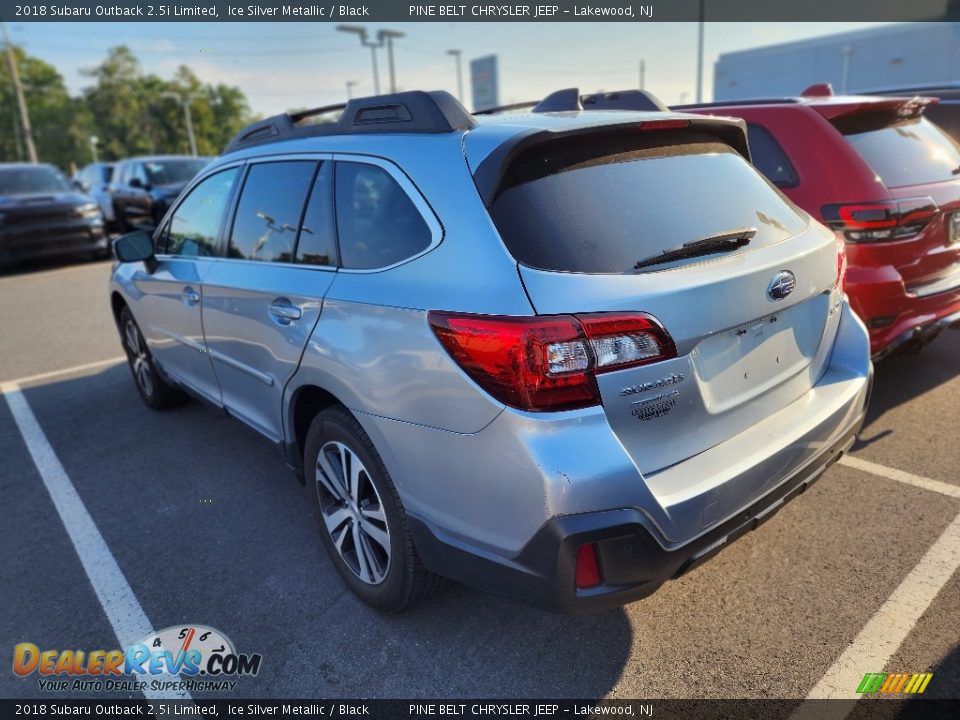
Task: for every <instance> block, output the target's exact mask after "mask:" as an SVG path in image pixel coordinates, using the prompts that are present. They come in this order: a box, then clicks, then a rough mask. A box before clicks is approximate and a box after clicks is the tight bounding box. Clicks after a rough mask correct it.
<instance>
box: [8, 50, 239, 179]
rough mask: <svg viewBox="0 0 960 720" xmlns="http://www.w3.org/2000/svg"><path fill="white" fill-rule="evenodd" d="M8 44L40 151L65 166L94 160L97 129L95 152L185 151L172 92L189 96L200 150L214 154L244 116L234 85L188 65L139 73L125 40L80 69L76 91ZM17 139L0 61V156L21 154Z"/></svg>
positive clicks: (105, 156)
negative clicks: (80, 87) (165, 72)
mask: <svg viewBox="0 0 960 720" xmlns="http://www.w3.org/2000/svg"><path fill="white" fill-rule="evenodd" d="M14 52H15V55H16V58H17V68H18V70H19V72H20V77H21V79H22V81H23V85H24V94H25V97H26V103H27V109H28V111H29V113H30V121H31V125H32V126H33V135H34V141H35V143H36V146H37V154H38V156H39V159H40V161H41V162H50V163H54V164H56V165H59V166H60V167H61V168H63V169H64V170H69V169H70V166H71V165H72V164H76V166H78V167H79V166H82V165H85V164H86V163H88V162H91V161H92V159H93V156H92V150H91V146H90V138H91V137H92V136H96V137H97V140H98V144H97V148H98V154H99V157H100V159H101V160H119V159H121V158H124V157H130V156H132V155H147V154H162V153H183V154H185V153H188V152H190V144H189V141H188V139H187V130H186V122H185V119H184V114H183V107H182V105H181V104H180V102H179V101H178V100H177V98H189V104H190V113H191V119H192V121H193V127H194V134H195V137H196V141H197V151H198V152H199V153H200V154H201V155H217V154H218V153H219V152H220V151H221V150H222V149H223V148H224V146H225V145H226V144H227V142H228V141H229V140H230V138H232V137H233V136H234V135H235V134H236V133H237V132H238V131H239V130H240V129H241V128H242V127H243V126H244V125H246V124H247V123H248V122H249V121H250V108H249V106H248V105H247V99H246V97H245V96H244V94H243V92H242V91H241V90H240V89H239V88H236V87H231V86H229V85H225V84H222V83H218V84H205V83H203V82H201V80H200V79H199V78H198V77H197V76H196V75H195V74H194V72H193V71H192V70H191V69H190V68H189V67H187V66H186V65H181V66H180V67H179V68H178V69H177V71H176V73H175V74H174V77H173V78H171V79H170V80H164V79H163V78H160V77H158V76H157V75H153V74H147V73H144V72H143V70H142V68H141V67H140V63H139V62H138V60H137V58H136V56H135V55H134V54H133V53H132V52H131V51H130V49H129V48H127V47H126V46H123V45H120V46H118V47H115V48H112V49H110V50H109V51H108V53H107V57H106V58H105V59H104V61H103V62H102V63H100V64H99V65H97V66H96V67H94V68H91V69H89V70H85V71H84V74H85V75H86V76H87V77H89V78H90V80H91V81H92V84H91V85H90V86H89V87H87V88H85V89H84V91H83V92H82V93H81V95H80V96H79V97H71V96H70V94H69V92H67V89H66V86H65V84H64V82H63V78H62V77H61V75H60V73H59V72H57V70H56V68H54V67H53V66H52V65H49V64H48V63H45V62H44V61H43V60H40V59H38V58H34V57H30V56H29V55H27V54H26V53H25V52H23V50H21V49H19V48H15V50H14ZM22 145H23V141H22V134H21V132H20V127H19V116H18V114H17V106H16V102H15V99H14V94H13V84H12V82H11V81H10V73H9V68H8V65H7V64H6V62H0V161H6V162H9V161H15V160H22V159H25V153H24V150H23V148H22Z"/></svg>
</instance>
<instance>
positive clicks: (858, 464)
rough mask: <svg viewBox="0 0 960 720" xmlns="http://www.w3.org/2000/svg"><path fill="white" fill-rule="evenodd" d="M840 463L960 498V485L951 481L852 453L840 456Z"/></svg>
mask: <svg viewBox="0 0 960 720" xmlns="http://www.w3.org/2000/svg"><path fill="white" fill-rule="evenodd" d="M840 464H841V465H846V466H847V467H849V468H853V469H854V470H860V471H861V472H865V473H870V474H871V475H879V476H880V477H884V478H887V479H888V480H896V481H897V482H902V483H905V484H907V485H913V486H914V487H918V488H922V489H923V490H930V491H931V492H937V493H940V494H941V495H949V496H950V497H953V498H957V499H958V500H960V486H957V485H950V484H949V483H945V482H940V481H939V480H931V479H930V478H925V477H920V476H919V475H914V474H913V473H908V472H904V471H903V470H897V469H896V468H892V467H887V466H886V465H878V464H877V463H872V462H870V461H869V460H861V459H860V458H857V457H851V456H850V455H844V456H843V457H842V458H840Z"/></svg>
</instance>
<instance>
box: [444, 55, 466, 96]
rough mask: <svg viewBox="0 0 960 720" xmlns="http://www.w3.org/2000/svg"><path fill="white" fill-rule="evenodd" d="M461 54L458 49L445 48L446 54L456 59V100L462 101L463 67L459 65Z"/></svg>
mask: <svg viewBox="0 0 960 720" xmlns="http://www.w3.org/2000/svg"><path fill="white" fill-rule="evenodd" d="M462 54H463V53H461V52H460V51H459V50H447V55H453V57H454V58H456V60H457V100H459V101H460V102H463V69H462V68H461V66H460V57H461V55H462Z"/></svg>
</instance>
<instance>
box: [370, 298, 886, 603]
mask: <svg viewBox="0 0 960 720" xmlns="http://www.w3.org/2000/svg"><path fill="white" fill-rule="evenodd" d="M872 372H873V370H872V366H871V364H870V361H869V357H868V340H867V333H866V330H865V328H864V327H863V325H862V323H861V322H860V321H859V320H858V319H857V318H856V317H855V316H854V315H853V314H852V312H851V311H850V309H849V308H848V307H846V306H844V310H843V313H842V316H841V320H840V324H839V328H838V331H837V336H836V340H835V342H834V345H833V349H832V351H831V352H830V360H829V363H828V364H827V366H826V368H825V370H824V373H823V375H822V376H821V378H820V380H819V381H818V383H817V385H815V386H814V387H813V388H812V389H811V390H810V391H809V392H808V393H807V394H806V395H805V396H804V397H802V398H800V399H798V400H796V401H794V402H793V403H791V404H790V405H789V406H787V407H785V408H783V409H782V410H780V411H779V412H777V413H775V414H774V415H772V416H770V417H767V418H765V419H764V421H763V422H762V423H760V424H759V425H756V426H754V427H752V428H749V429H748V430H746V431H744V432H742V433H740V434H739V435H737V436H735V437H733V438H731V439H729V440H726V441H724V442H722V443H720V444H718V445H716V446H714V447H711V448H709V449H708V450H705V451H703V452H701V453H699V454H697V455H695V456H693V457H691V458H690V459H688V460H685V461H683V462H681V463H679V464H677V465H674V466H671V467H669V468H666V469H664V470H661V471H658V472H657V473H654V474H649V475H646V476H644V475H643V474H642V473H640V472H639V471H638V470H637V468H636V465H635V464H634V463H633V461H632V460H631V459H630V456H629V455H628V454H627V453H626V452H625V451H624V449H623V447H622V446H621V445H620V444H619V442H618V441H617V440H616V437H615V436H614V435H613V432H612V431H611V429H610V426H609V425H608V423H607V421H606V419H605V417H604V416H603V413H602V412H600V413H595V414H573V415H571V416H570V417H568V418H566V419H557V420H555V421H550V420H548V419H544V418H538V419H530V418H525V417H522V416H519V415H517V414H515V413H511V412H510V411H505V412H504V413H503V414H502V415H501V416H500V417H499V418H497V420H495V421H494V422H493V423H491V424H490V426H488V427H487V428H485V429H484V430H482V431H481V432H479V433H474V434H472V435H453V434H450V433H444V434H443V435H442V436H440V435H438V434H437V433H438V432H439V431H436V430H424V429H422V428H417V427H416V426H411V425H410V424H406V423H396V422H393V421H389V422H384V421H382V419H381V420H379V421H376V420H374V419H372V418H369V417H366V418H364V417H361V418H360V419H361V423H362V424H364V426H365V427H367V428H368V432H370V434H371V436H372V437H374V440H375V444H376V445H377V447H378V448H387V451H386V452H384V453H382V454H384V460H385V462H386V464H387V467H388V469H389V470H390V473H391V476H393V478H394V481H395V482H396V483H397V485H398V488H399V489H400V490H401V496H402V497H403V500H404V504H405V506H406V508H407V515H408V518H409V519H410V523H411V530H412V532H413V535H414V541H415V543H416V546H417V548H418V550H419V552H420V554H421V557H422V559H423V561H424V563H425V564H426V565H427V567H429V568H430V569H432V570H434V571H435V572H438V573H440V574H442V575H446V576H448V577H451V578H454V579H456V580H459V581H461V582H464V583H466V584H468V585H471V586H474V587H478V588H480V589H485V590H492V591H495V592H498V593H501V594H504V595H508V596H511V597H514V598H517V599H520V600H522V601H524V602H527V603H529V604H532V605H535V606H539V607H543V608H548V609H551V610H556V611H562V612H576V611H580V610H595V609H599V608H603V607H609V606H614V605H622V604H624V603H627V602H631V601H633V600H636V599H638V598H641V597H644V596H645V595H648V594H650V593H651V592H653V591H654V590H655V589H656V588H657V587H658V586H659V585H660V584H662V583H663V582H665V581H666V580H669V579H671V578H674V577H677V576H679V575H681V574H683V573H684V572H687V571H688V570H689V569H691V568H693V567H695V566H696V565H699V564H700V563H701V562H703V561H704V560H706V559H707V558H709V557H711V556H712V555H714V554H715V553H716V552H718V551H719V550H720V549H722V548H723V547H725V546H726V545H728V544H729V543H730V542H732V541H733V540H735V539H736V538H737V537H740V536H741V535H742V534H743V533H745V532H747V531H748V530H751V529H753V528H754V527H756V526H758V525H759V524H760V523H762V522H764V521H765V520H766V519H768V518H769V517H771V516H772V515H773V514H774V513H775V512H776V511H777V510H779V508H780V507H782V506H783V505H784V504H785V503H786V502H788V501H789V500H791V499H792V498H794V497H796V496H797V495H799V494H800V493H802V492H803V491H804V490H805V489H806V488H807V487H808V486H809V485H810V484H811V483H813V482H814V481H815V480H817V479H818V478H819V477H820V476H821V475H822V474H823V472H824V470H826V468H827V467H829V466H830V465H831V464H832V463H833V462H835V461H836V460H837V459H839V457H840V456H841V454H842V453H843V452H844V451H845V450H846V449H847V448H848V447H850V445H851V444H852V443H853V442H854V439H855V437H856V433H857V432H858V431H859V429H860V427H861V426H862V424H863V419H864V415H865V412H866V406H867V402H868V399H869V394H870V390H871V384H872ZM441 449H442V450H441ZM425 459H428V463H429V464H425ZM411 467H412V468H414V470H413V471H411V470H410V469H406V468H411ZM584 543H597V550H598V552H599V557H600V563H601V567H602V573H603V578H604V581H603V584H601V585H600V586H598V587H595V588H591V589H588V590H577V589H575V586H574V581H573V577H574V575H573V573H574V559H575V557H576V550H577V548H578V547H579V546H580V545H582V544H584Z"/></svg>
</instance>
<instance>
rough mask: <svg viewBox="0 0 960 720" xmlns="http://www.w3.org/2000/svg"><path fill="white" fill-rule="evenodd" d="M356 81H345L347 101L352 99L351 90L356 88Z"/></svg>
mask: <svg viewBox="0 0 960 720" xmlns="http://www.w3.org/2000/svg"><path fill="white" fill-rule="evenodd" d="M356 84H357V81H356V80H347V100H350V99H352V98H353V88H354V87H355V86H356Z"/></svg>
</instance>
